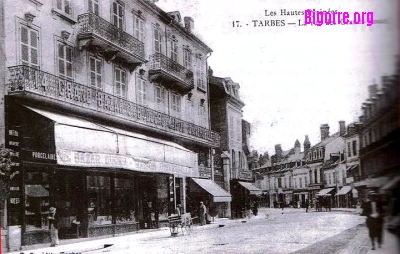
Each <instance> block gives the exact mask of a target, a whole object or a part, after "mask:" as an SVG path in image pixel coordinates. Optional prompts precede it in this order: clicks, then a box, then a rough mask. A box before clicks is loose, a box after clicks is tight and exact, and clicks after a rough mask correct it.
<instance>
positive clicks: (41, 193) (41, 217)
mask: <svg viewBox="0 0 400 254" xmlns="http://www.w3.org/2000/svg"><path fill="white" fill-rule="evenodd" d="M49 207H50V206H49V175H48V174H47V173H44V172H26V174H25V220H26V231H32V230H38V229H48V221H47V219H46V218H47V217H48V210H49Z"/></svg>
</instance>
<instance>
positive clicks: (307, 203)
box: [306, 199, 310, 213]
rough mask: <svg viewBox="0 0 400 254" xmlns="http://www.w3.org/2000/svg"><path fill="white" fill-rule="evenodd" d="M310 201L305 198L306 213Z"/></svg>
mask: <svg viewBox="0 0 400 254" xmlns="http://www.w3.org/2000/svg"><path fill="white" fill-rule="evenodd" d="M309 205H310V203H309V202H308V199H306V213H308V207H309Z"/></svg>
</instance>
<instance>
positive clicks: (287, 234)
mask: <svg viewBox="0 0 400 254" xmlns="http://www.w3.org/2000/svg"><path fill="white" fill-rule="evenodd" d="M364 221H365V218H364V217H362V216H359V215H358V214H357V212H356V211H355V210H352V211H335V210H333V211H331V212H314V211H313V212H309V213H306V212H305V211H304V209H285V210H284V211H283V214H282V210H280V209H261V210H260V213H259V215H258V216H253V217H251V218H250V219H242V220H227V219H226V220H224V219H217V220H216V221H215V222H214V223H212V224H211V225H207V226H203V227H200V226H196V227H195V228H194V230H193V232H192V233H191V234H190V235H187V234H185V235H179V236H178V237H171V235H170V232H169V230H168V229H166V228H164V229H161V230H158V231H153V232H145V233H139V234H131V235H125V236H120V237H114V238H106V239H99V240H93V241H87V242H80V243H75V244H65V245H64V244H63V245H60V246H58V247H56V248H44V249H37V250H33V251H29V252H28V250H27V251H26V252H25V253H34V254H36V253H46V252H49V251H51V253H61V252H62V251H65V252H66V253H68V251H70V252H72V251H75V252H82V253H101V252H104V251H107V252H108V253H119V254H122V253H296V254H306V253H330V254H331V253H336V254H346V253H351V254H353V253H355V254H361V253H393V254H395V253H397V252H396V251H397V249H398V247H397V246H398V245H397V244H398V243H397V240H398V238H396V237H394V235H391V234H390V233H388V232H385V237H384V240H385V243H384V245H383V248H382V249H378V250H376V251H371V250H370V243H369V239H368V235H367V229H366V227H365V224H364ZM219 225H224V226H223V227H219ZM104 244H112V245H113V246H112V247H111V248H107V249H104V250H101V249H95V247H96V246H100V245H104ZM90 246H92V248H91V247H90ZM369 251H370V252H369ZM17 253H18V254H19V253H20V252H15V254H17ZM13 254H14V253H13Z"/></svg>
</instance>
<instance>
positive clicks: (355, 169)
mask: <svg viewBox="0 0 400 254" xmlns="http://www.w3.org/2000/svg"><path fill="white" fill-rule="evenodd" d="M360 131H361V123H359V122H355V123H351V124H349V125H348V126H347V131H346V134H345V136H344V137H345V143H346V146H345V158H346V171H347V177H346V185H347V186H348V187H346V188H347V189H346V191H347V193H346V194H345V193H344V191H341V192H342V193H343V195H341V197H339V204H340V206H341V207H353V206H355V205H356V204H357V201H358V198H359V195H358V191H357V189H356V188H355V187H354V182H357V181H359V180H360V177H361V167H360V157H359V156H360Z"/></svg>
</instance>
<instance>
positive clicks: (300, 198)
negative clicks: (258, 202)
mask: <svg viewBox="0 0 400 254" xmlns="http://www.w3.org/2000/svg"><path fill="white" fill-rule="evenodd" d="M265 199H266V201H264V203H266V204H267V207H271V208H282V206H283V207H294V208H303V207H305V206H306V203H308V204H309V205H310V206H312V207H315V206H316V203H317V202H319V200H321V203H322V200H323V202H324V203H326V204H328V202H329V205H330V206H331V207H355V205H356V204H357V199H358V191H357V189H355V188H352V187H351V186H342V187H335V188H324V189H321V188H320V186H312V187H310V188H309V189H301V190H282V189H278V190H276V191H274V192H270V193H269V195H266V196H265Z"/></svg>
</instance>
